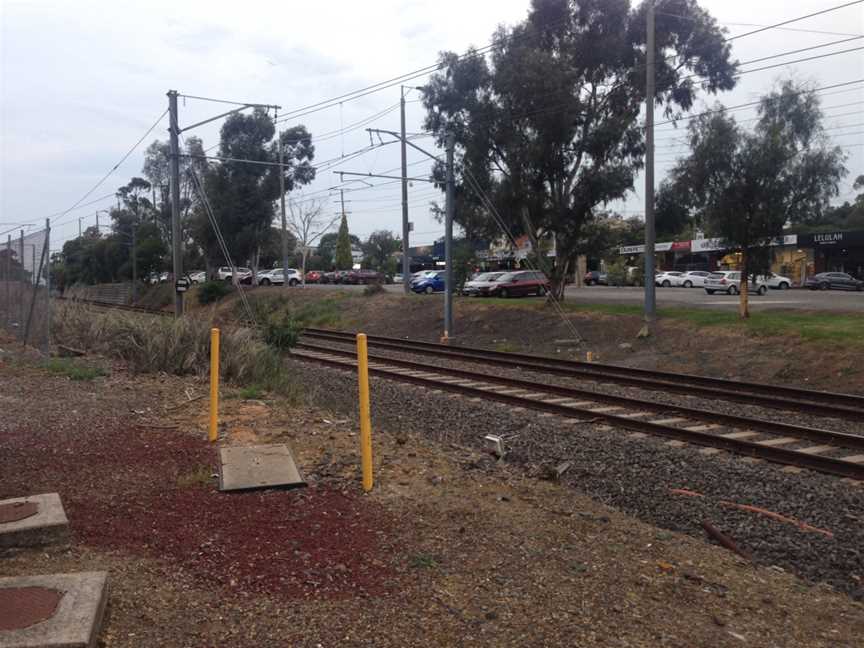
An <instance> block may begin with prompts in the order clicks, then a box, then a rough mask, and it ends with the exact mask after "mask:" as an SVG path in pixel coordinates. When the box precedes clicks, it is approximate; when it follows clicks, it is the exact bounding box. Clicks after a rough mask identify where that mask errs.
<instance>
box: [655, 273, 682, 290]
mask: <svg viewBox="0 0 864 648" xmlns="http://www.w3.org/2000/svg"><path fill="white" fill-rule="evenodd" d="M654 285H655V286H662V287H663V288H670V287H672V286H675V287H680V286H683V285H684V273H683V272H675V271H669V272H661V273H659V274H657V275H655V276H654Z"/></svg>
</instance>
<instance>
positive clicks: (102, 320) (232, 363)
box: [53, 302, 297, 390]
mask: <svg viewBox="0 0 864 648" xmlns="http://www.w3.org/2000/svg"><path fill="white" fill-rule="evenodd" d="M55 313H56V315H55V317H54V331H53V333H54V336H55V339H56V341H57V342H58V343H59V344H64V345H67V346H72V347H76V348H83V349H85V350H88V351H95V352H97V353H100V354H103V355H106V356H109V357H115V358H118V359H120V360H123V361H124V362H125V363H127V365H128V366H129V368H130V369H131V370H132V371H135V372H143V373H146V372H160V371H163V372H166V373H170V374H177V375H189V374H197V375H206V373H207V372H208V371H209V363H210V329H211V328H213V325H214V321H213V319H212V317H204V316H200V315H198V316H196V315H187V316H186V317H182V318H180V319H174V318H169V317H162V316H151V315H141V314H139V313H130V312H125V311H100V310H94V309H92V308H90V307H88V306H86V305H82V304H80V303H75V302H64V303H63V304H61V305H60V306H59V307H58V308H57V309H56V311H55ZM220 329H221V344H220V346H221V354H220V356H221V363H220V369H221V375H222V378H223V379H224V380H226V381H230V382H234V383H237V384H256V385H261V386H263V387H265V388H267V389H278V390H285V389H290V388H291V387H292V386H291V385H290V380H289V378H288V377H287V375H286V372H285V370H284V369H283V363H282V358H281V353H280V351H283V350H285V349H287V348H289V347H290V346H292V345H293V344H294V343H295V342H296V337H297V327H296V326H295V325H294V324H293V323H290V322H281V323H274V324H273V325H272V326H268V325H265V326H263V327H262V329H261V330H255V329H254V328H248V327H237V326H221V327H220ZM268 342H270V343H268Z"/></svg>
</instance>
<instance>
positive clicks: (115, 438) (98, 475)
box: [0, 424, 391, 598]
mask: <svg viewBox="0 0 864 648" xmlns="http://www.w3.org/2000/svg"><path fill="white" fill-rule="evenodd" d="M97 425H98V424H97ZM3 453H8V454H6V456H7V457H10V456H11V457H14V458H15V459H14V462H13V471H12V474H9V475H4V478H3V480H2V481H0V498H3V497H12V496H17V495H20V493H28V492H29V493H42V492H50V491H58V492H60V493H62V498H63V504H64V506H65V508H66V512H67V515H68V516H69V520H70V524H71V527H72V530H73V534H74V538H75V540H76V542H79V543H83V544H86V545H89V546H92V547H97V548H105V549H111V550H117V551H119V552H122V553H124V554H134V555H142V556H149V557H154V558H159V559H161V560H163V561H166V562H167V563H169V564H170V565H171V567H172V568H177V569H180V570H183V571H186V572H188V573H189V574H191V575H192V576H193V577H195V578H196V580H198V581H200V582H201V583H202V584H203V585H206V586H221V587H224V588H226V589H230V590H231V591H232V592H237V593H256V594H276V595H281V596H285V597H289V598H297V597H303V598H310V597H322V598H347V597H352V596H356V595H361V596H363V595H374V594H380V593H382V592H384V591H386V590H387V589H388V584H389V583H390V577H391V574H389V573H388V570H387V569H386V568H384V566H383V565H382V564H381V563H379V562H377V561H375V563H374V564H373V560H372V558H371V557H372V556H374V555H376V554H380V551H381V549H380V545H381V542H382V539H383V537H384V531H385V530H386V524H387V521H386V516H385V515H384V513H383V511H382V510H381V509H380V507H378V506H377V505H375V504H373V503H371V502H369V501H366V500H364V499H362V498H361V497H359V496H354V495H349V494H348V493H347V492H342V491H340V490H331V489H328V488H326V487H317V488H316V487H312V488H308V489H302V490H291V491H285V490H269V491H252V492H244V493H235V494H222V493H219V492H218V491H216V490H215V488H214V487H213V486H212V484H208V483H207V482H209V481H211V480H209V475H210V474H211V473H212V472H214V469H213V466H214V465H215V449H214V448H213V447H212V446H208V445H207V443H206V442H205V441H203V440H198V439H196V438H194V437H191V436H189V435H185V434H182V433H179V432H178V431H177V430H158V429H145V428H141V427H135V426H130V427H125V428H124V427H116V426H114V425H111V424H108V425H105V426H104V427H95V426H94V427H91V428H90V429H88V430H86V431H85V430H80V431H79V433H74V432H73V433H70V434H63V433H60V434H59V435H58V434H51V433H46V432H44V431H38V430H33V429H30V428H27V427H17V426H15V427H13V428H12V429H11V430H10V431H9V432H8V433H7V434H6V436H5V438H4V439H2V440H0V454H3Z"/></svg>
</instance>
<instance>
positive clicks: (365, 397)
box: [357, 333, 373, 493]
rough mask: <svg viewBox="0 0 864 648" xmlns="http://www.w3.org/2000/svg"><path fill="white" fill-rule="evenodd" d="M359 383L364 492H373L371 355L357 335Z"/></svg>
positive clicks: (363, 339)
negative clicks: (370, 392) (370, 410)
mask: <svg viewBox="0 0 864 648" xmlns="http://www.w3.org/2000/svg"><path fill="white" fill-rule="evenodd" d="M357 382H358V384H359V387H360V458H361V463H362V466H363V490H364V491H366V492H367V493H368V492H369V491H371V490H372V481H373V480H372V421H371V418H370V413H369V354H368V351H367V344H366V335H365V334H364V333H358V334H357Z"/></svg>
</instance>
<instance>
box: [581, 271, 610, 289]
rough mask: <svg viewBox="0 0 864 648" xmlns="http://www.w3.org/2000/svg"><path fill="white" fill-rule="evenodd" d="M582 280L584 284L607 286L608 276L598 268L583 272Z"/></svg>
mask: <svg viewBox="0 0 864 648" xmlns="http://www.w3.org/2000/svg"><path fill="white" fill-rule="evenodd" d="M584 282H585V285H586V286H608V285H609V276H608V275H607V274H606V273H605V272H600V271H599V270H589V271H588V272H586V273H585V279H584Z"/></svg>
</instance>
